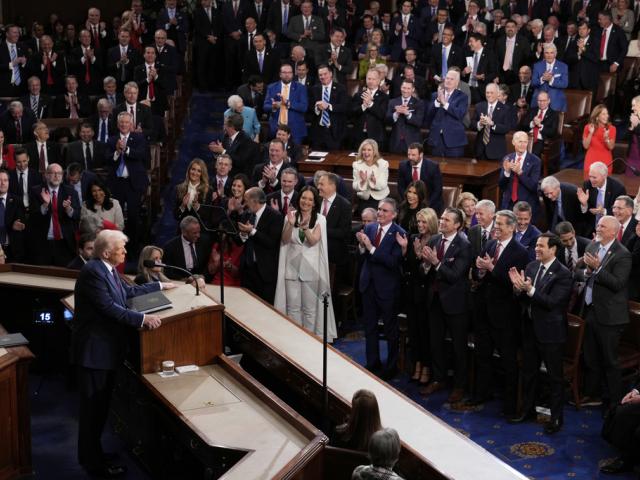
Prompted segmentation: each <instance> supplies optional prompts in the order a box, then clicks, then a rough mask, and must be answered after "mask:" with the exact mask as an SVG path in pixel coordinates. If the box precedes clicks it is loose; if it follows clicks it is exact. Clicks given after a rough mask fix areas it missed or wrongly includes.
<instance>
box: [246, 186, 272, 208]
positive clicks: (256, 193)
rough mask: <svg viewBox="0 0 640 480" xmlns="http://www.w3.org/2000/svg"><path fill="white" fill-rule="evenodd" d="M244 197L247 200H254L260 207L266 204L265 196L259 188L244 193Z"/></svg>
mask: <svg viewBox="0 0 640 480" xmlns="http://www.w3.org/2000/svg"><path fill="white" fill-rule="evenodd" d="M245 195H246V196H247V199H248V200H255V201H256V202H258V203H259V204H260V205H264V204H265V203H267V196H266V195H265V193H264V191H263V190H262V189H261V188H258V187H252V188H250V189H249V190H247V191H246V192H245Z"/></svg>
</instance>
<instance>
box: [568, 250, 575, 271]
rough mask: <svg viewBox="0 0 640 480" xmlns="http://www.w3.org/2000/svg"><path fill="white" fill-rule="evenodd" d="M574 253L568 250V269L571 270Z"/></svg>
mask: <svg viewBox="0 0 640 480" xmlns="http://www.w3.org/2000/svg"><path fill="white" fill-rule="evenodd" d="M573 265H574V263H573V253H572V251H571V250H569V249H567V268H568V269H569V270H573Z"/></svg>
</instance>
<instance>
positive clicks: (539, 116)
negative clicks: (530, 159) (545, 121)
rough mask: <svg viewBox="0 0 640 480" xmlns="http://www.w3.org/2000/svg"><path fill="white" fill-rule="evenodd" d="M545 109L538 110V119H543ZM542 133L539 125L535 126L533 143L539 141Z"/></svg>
mask: <svg viewBox="0 0 640 480" xmlns="http://www.w3.org/2000/svg"><path fill="white" fill-rule="evenodd" d="M543 113H544V110H540V112H538V120H540V121H542V118H543ZM539 133H540V127H538V126H537V125H536V126H534V127H533V143H536V142H537V141H538V134H539Z"/></svg>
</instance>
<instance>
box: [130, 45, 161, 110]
mask: <svg viewBox="0 0 640 480" xmlns="http://www.w3.org/2000/svg"><path fill="white" fill-rule="evenodd" d="M157 56H158V53H157V51H156V49H155V48H154V47H151V46H149V47H145V48H144V63H143V64H141V65H138V66H137V67H136V68H135V70H134V71H133V80H134V82H136V83H137V85H138V93H139V95H140V98H142V101H141V103H142V104H143V105H146V106H147V107H149V108H151V113H152V114H153V115H155V116H157V117H164V112H166V111H167V110H169V100H168V99H167V77H168V75H167V73H166V72H165V70H164V65H161V64H160V63H158V58H157Z"/></svg>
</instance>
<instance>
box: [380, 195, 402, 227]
mask: <svg viewBox="0 0 640 480" xmlns="http://www.w3.org/2000/svg"><path fill="white" fill-rule="evenodd" d="M397 215H398V205H397V203H396V201H395V200H394V199H393V198H391V197H387V198H384V199H382V200H380V202H378V213H377V216H376V219H377V220H378V223H379V224H380V225H382V226H383V227H384V226H386V225H389V224H390V223H391V222H393V221H394V220H395V218H396V216H397Z"/></svg>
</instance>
